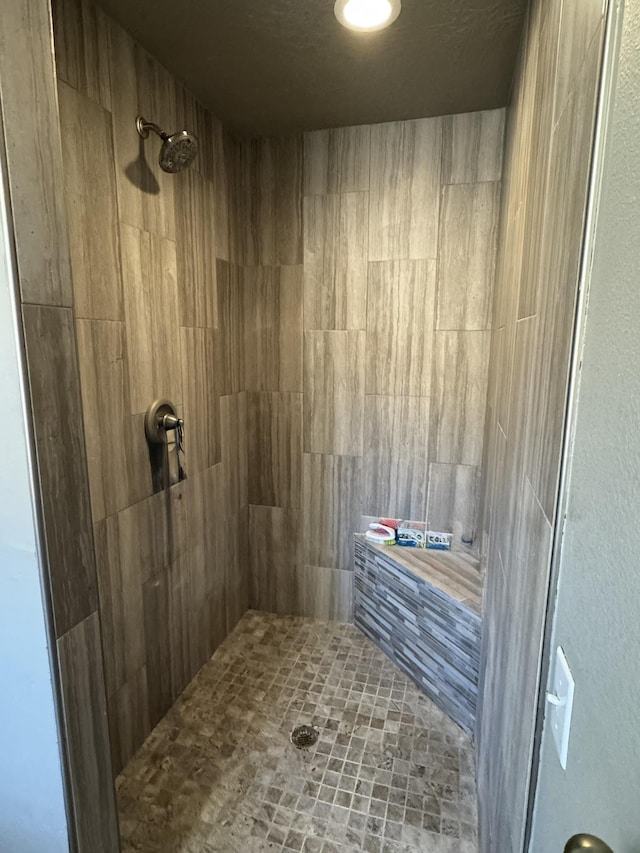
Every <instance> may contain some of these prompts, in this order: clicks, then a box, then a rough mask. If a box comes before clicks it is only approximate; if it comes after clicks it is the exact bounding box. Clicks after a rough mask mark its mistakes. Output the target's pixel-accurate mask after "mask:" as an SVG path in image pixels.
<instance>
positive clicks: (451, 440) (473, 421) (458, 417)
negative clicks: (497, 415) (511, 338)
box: [429, 332, 490, 465]
mask: <svg viewBox="0 0 640 853" xmlns="http://www.w3.org/2000/svg"><path fill="white" fill-rule="evenodd" d="M489 334H490V333H489V332H436V333H435V347H434V349H435V358H434V366H435V369H434V377H433V382H434V388H433V396H432V399H431V431H430V436H429V440H430V444H431V453H430V458H431V460H432V461H433V462H450V463H455V464H458V465H480V463H481V462H482V440H483V436H484V418H485V407H486V397H487V371H488V367H489V343H490V341H489Z"/></svg>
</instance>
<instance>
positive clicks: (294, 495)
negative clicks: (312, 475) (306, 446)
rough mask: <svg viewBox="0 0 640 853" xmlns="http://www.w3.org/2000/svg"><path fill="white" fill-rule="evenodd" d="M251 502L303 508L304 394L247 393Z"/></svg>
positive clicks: (249, 500)
mask: <svg viewBox="0 0 640 853" xmlns="http://www.w3.org/2000/svg"><path fill="white" fill-rule="evenodd" d="M247 457H248V460H249V465H248V486H247V488H248V502H249V503H250V504H259V505H263V506H272V507H275V506H278V507H287V508H289V509H299V507H300V492H301V479H302V394H281V393H269V392H262V393H251V392H250V393H249V394H248V395H247Z"/></svg>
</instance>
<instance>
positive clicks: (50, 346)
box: [22, 305, 98, 637]
mask: <svg viewBox="0 0 640 853" xmlns="http://www.w3.org/2000/svg"><path fill="white" fill-rule="evenodd" d="M22 315H23V323H24V333H25V342H26V350H27V363H28V370H29V385H30V389H31V407H32V412H33V426H34V430H35V438H36V450H37V462H38V473H39V477H40V487H41V495H42V507H43V514H44V525H45V532H46V539H47V551H48V555H49V566H50V572H51V593H52V598H53V610H54V621H55V629H56V636H58V637H59V636H61V635H62V634H65V633H66V632H67V631H68V630H69V629H70V628H72V627H73V626H74V625H77V624H78V622H80V621H81V620H83V619H84V618H85V617H86V616H88V615H89V613H92V612H93V611H94V610H95V609H96V607H97V605H98V602H97V591H96V576H95V560H94V554H93V538H92V531H91V508H90V506H89V502H88V500H87V499H88V496H89V484H88V481H87V464H86V457H85V444H84V435H83V429H82V401H81V396H80V378H79V375H78V362H77V356H76V340H75V331H74V324H73V316H72V313H71V310H70V309H68V308H52V307H46V306H38V305H24V306H23V311H22Z"/></svg>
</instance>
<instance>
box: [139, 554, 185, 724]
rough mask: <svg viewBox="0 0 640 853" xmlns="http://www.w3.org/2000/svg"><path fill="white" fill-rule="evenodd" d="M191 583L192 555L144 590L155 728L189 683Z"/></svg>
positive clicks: (154, 578)
mask: <svg viewBox="0 0 640 853" xmlns="http://www.w3.org/2000/svg"><path fill="white" fill-rule="evenodd" d="M189 580H190V577H189V555H188V554H185V555H183V556H182V557H180V558H178V559H177V560H176V561H175V562H174V563H172V564H171V565H170V566H168V567H167V568H166V569H163V570H162V571H160V572H159V573H158V574H156V575H154V576H153V577H151V578H149V580H148V581H146V582H145V583H144V585H143V587H142V595H143V602H144V625H145V637H146V646H147V686H148V697H149V718H150V721H151V725H152V726H155V725H156V723H157V722H158V721H159V720H160V719H161V717H163V716H164V714H165V713H166V711H168V710H169V708H170V707H171V705H172V704H173V702H174V700H175V699H176V697H177V696H178V695H179V694H180V693H181V692H182V690H183V689H184V688H185V687H186V685H187V683H188V681H189V677H190V672H189V663H190V658H189V605H190V602H191V598H190V589H189Z"/></svg>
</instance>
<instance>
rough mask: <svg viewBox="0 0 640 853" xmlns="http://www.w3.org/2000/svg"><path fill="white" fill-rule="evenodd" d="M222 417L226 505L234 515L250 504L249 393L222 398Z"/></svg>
mask: <svg viewBox="0 0 640 853" xmlns="http://www.w3.org/2000/svg"><path fill="white" fill-rule="evenodd" d="M220 418H221V422H222V467H223V494H224V508H225V511H228V512H229V513H230V514H233V513H235V512H237V511H238V510H239V509H241V508H242V507H243V506H246V505H247V503H248V499H247V484H248V457H247V395H246V394H245V393H244V392H243V393H242V394H232V395H229V396H226V397H221V398H220ZM253 463H255V460H253Z"/></svg>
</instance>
